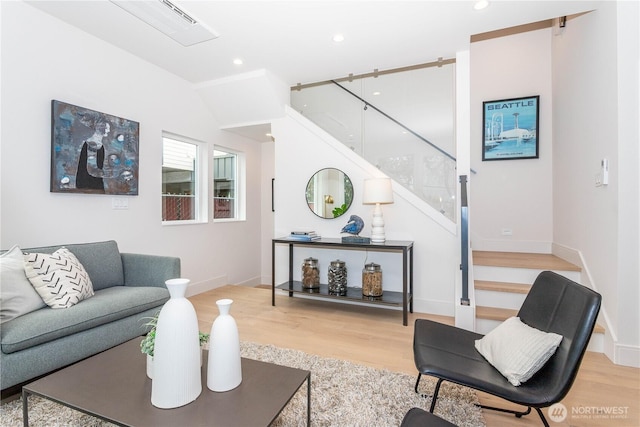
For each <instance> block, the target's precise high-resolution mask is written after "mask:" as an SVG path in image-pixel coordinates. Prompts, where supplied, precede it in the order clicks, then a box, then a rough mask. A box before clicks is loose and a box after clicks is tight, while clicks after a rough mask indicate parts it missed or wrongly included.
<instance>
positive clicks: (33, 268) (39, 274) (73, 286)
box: [25, 247, 93, 308]
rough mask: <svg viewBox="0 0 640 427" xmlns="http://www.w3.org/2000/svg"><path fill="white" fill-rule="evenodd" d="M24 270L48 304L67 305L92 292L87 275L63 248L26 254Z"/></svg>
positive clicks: (54, 305)
mask: <svg viewBox="0 0 640 427" xmlns="http://www.w3.org/2000/svg"><path fill="white" fill-rule="evenodd" d="M25 273H26V274H27V278H28V279H29V281H30V282H31V284H32V285H33V287H34V288H35V289H36V291H37V292H38V294H40V296H41V297H42V299H43V300H44V302H45V303H46V304H47V305H48V306H49V307H51V308H68V307H71V306H72V305H75V304H77V303H78V302H80V301H82V300H83V299H86V298H89V297H91V296H93V284H92V283H91V279H90V278H89V275H88V274H87V272H86V271H85V269H84V267H83V266H82V264H80V261H78V258H76V256H75V255H74V254H72V253H71V252H70V251H69V250H68V249H67V248H64V247H63V248H60V249H58V250H57V251H55V252H54V253H52V254H42V253H30V254H26V255H25Z"/></svg>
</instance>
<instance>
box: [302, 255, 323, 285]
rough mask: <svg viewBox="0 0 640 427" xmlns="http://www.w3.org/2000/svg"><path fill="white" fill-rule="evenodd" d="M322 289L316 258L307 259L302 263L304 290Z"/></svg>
mask: <svg viewBox="0 0 640 427" xmlns="http://www.w3.org/2000/svg"><path fill="white" fill-rule="evenodd" d="M319 287H320V270H318V260H317V259H316V258H311V257H309V258H305V260H304V262H303V263H302V288H303V289H317V288H319Z"/></svg>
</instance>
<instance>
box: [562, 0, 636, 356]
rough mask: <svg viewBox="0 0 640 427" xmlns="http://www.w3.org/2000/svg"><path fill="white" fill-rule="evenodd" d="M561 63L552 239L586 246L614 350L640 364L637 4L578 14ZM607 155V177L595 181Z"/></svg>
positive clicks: (565, 34) (582, 250)
mask: <svg viewBox="0 0 640 427" xmlns="http://www.w3.org/2000/svg"><path fill="white" fill-rule="evenodd" d="M618 8H620V10H618ZM618 19H622V20H623V24H622V25H621V24H620V23H619V22H618ZM616 28H617V30H614V29H616ZM553 63H554V67H553V81H554V87H553V90H554V117H553V122H554V141H555V144H554V152H553V155H554V171H553V172H554V205H553V208H554V219H555V224H554V241H555V242H556V244H558V245H560V246H562V247H565V248H570V249H573V250H575V251H577V252H579V254H580V256H581V257H582V259H583V261H584V264H585V266H586V267H587V271H586V272H585V273H586V275H587V276H588V277H587V280H589V281H590V282H591V286H592V287H593V288H594V289H596V290H597V291H598V292H600V293H601V294H602V296H603V310H604V313H605V314H606V315H607V317H608V324H607V325H606V326H607V328H608V330H607V334H608V337H609V340H608V344H609V345H608V346H606V348H605V352H606V353H607V355H608V356H609V357H610V358H612V359H613V360H614V361H615V362H616V363H623V364H631V365H635V366H640V351H639V350H640V347H639V344H640V336H639V331H640V320H639V316H638V304H639V303H640V297H639V287H640V285H639V282H640V275H639V274H638V259H640V255H639V251H638V244H639V243H638V241H639V235H638V221H639V217H640V215H639V211H638V185H639V184H640V180H639V179H638V162H639V160H640V159H639V158H638V116H639V110H638V4H637V3H636V2H618V3H617V4H616V3H615V2H603V4H602V5H601V7H600V8H599V9H598V10H597V11H594V12H591V13H588V14H585V15H581V16H578V17H575V18H573V19H570V20H569V21H568V22H567V25H566V27H565V28H564V30H563V31H562V32H561V33H560V34H559V35H557V36H555V37H554V38H553ZM604 158H606V159H608V161H609V169H610V174H609V185H607V186H601V187H596V186H595V175H596V173H598V172H599V171H600V162H601V160H602V159H604Z"/></svg>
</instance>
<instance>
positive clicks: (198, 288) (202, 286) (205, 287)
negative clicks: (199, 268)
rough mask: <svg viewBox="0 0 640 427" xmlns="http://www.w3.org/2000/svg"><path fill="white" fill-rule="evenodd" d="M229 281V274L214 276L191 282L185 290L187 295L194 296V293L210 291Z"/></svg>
mask: <svg viewBox="0 0 640 427" xmlns="http://www.w3.org/2000/svg"><path fill="white" fill-rule="evenodd" d="M228 283H229V280H228V278H227V275H224V276H219V277H214V278H212V279H209V280H205V281H202V282H198V283H191V284H189V287H188V288H187V291H186V292H185V296H186V297H192V296H194V295H198V294H201V293H203V292H207V291H210V290H211V289H215V288H219V287H220V286H224V285H226V284H228Z"/></svg>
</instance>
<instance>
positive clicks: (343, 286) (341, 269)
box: [327, 259, 347, 296]
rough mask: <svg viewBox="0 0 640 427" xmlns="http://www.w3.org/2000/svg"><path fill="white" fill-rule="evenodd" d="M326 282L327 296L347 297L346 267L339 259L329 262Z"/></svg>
mask: <svg viewBox="0 0 640 427" xmlns="http://www.w3.org/2000/svg"><path fill="white" fill-rule="evenodd" d="M327 280H328V281H329V295H339V296H346V295H347V265H346V264H345V262H344V261H340V260H339V259H337V260H335V261H331V264H330V265H329V272H328V273H327Z"/></svg>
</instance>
